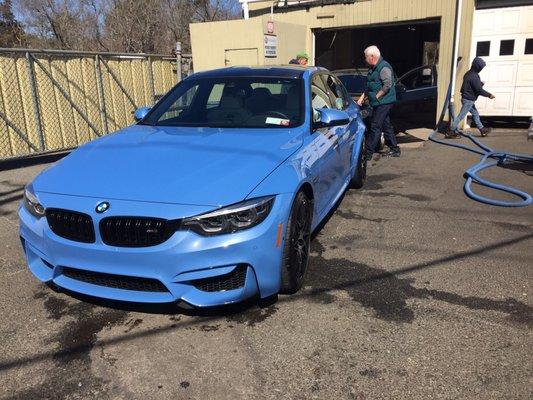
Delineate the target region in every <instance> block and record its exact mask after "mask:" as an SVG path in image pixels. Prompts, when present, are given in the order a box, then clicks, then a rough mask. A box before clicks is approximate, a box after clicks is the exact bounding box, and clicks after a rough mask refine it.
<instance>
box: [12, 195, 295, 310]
mask: <svg viewBox="0 0 533 400" xmlns="http://www.w3.org/2000/svg"><path fill="white" fill-rule="evenodd" d="M38 197H39V200H40V202H41V203H42V204H43V205H45V206H46V207H57V208H63V209H67V210H73V211H78V212H83V213H86V214H88V215H90V216H91V217H92V219H93V223H94V229H95V233H96V242H95V243H81V242H75V241H71V240H68V239H65V238H62V237H60V236H57V235H56V234H55V233H53V232H52V231H51V230H50V228H49V226H48V223H47V220H46V218H40V219H36V218H35V217H34V216H32V215H31V214H29V213H28V212H27V211H26V209H25V208H24V207H20V209H19V218H20V236H21V240H22V244H23V247H24V252H25V255H26V259H27V262H28V266H29V268H30V270H31V271H32V273H33V274H34V275H35V276H36V277H37V278H38V279H40V280H41V281H43V282H53V283H54V284H55V285H57V286H59V287H62V288H65V289H67V290H70V291H73V292H77V293H82V294H85V295H90V296H95V297H100V298H106V299H113V300H120V301H133V302H146V303H168V302H177V301H184V302H186V303H189V304H191V305H193V306H197V307H206V306H216V305H223V304H230V303H235V302H239V301H242V300H245V299H247V298H250V297H253V296H257V295H258V296H260V297H263V298H264V297H268V296H271V295H273V294H275V293H277V292H278V291H279V287H280V279H281V275H280V265H281V260H282V248H283V241H281V242H279V243H278V240H277V238H278V230H279V226H280V224H282V230H284V228H285V221H287V218H288V215H289V211H290V204H291V201H292V198H291V195H289V194H281V195H278V196H277V197H276V200H275V202H274V205H273V207H272V210H271V212H270V214H269V216H268V217H267V219H266V220H265V221H263V222H262V223H261V224H259V225H258V226H256V227H253V228H251V229H248V230H245V231H241V232H238V233H234V234H228V235H220V236H212V237H203V236H200V235H198V234H196V233H194V232H191V231H177V232H175V233H174V234H173V235H172V236H171V238H170V239H169V240H167V241H165V242H164V243H161V244H159V245H156V246H151V247H137V248H125V247H114V246H109V245H106V244H104V243H103V242H102V240H101V236H100V232H99V221H100V219H101V218H103V217H104V216H105V217H109V216H119V215H138V216H146V215H147V214H148V212H147V210H149V216H151V217H159V218H167V219H175V218H183V217H187V216H191V215H198V214H201V213H203V212H206V211H209V209H207V208H205V207H201V206H182V205H171V204H153V203H141V204H139V203H137V202H129V201H120V200H112V201H110V202H111V203H112V207H111V208H110V210H109V211H108V212H106V213H105V214H104V215H101V214H97V213H96V212H95V211H94V208H95V205H96V204H97V203H98V202H99V201H101V200H102V199H96V198H79V197H72V196H65V195H57V194H49V193H39V194H38ZM69 268H75V269H76V270H81V272H82V273H85V272H86V271H89V272H92V273H94V275H96V276H103V274H107V275H112V276H118V277H120V279H121V280H124V279H125V280H126V281H127V280H128V278H131V279H130V280H137V281H141V282H142V280H150V281H158V282H160V283H161V284H162V285H163V287H164V289H165V290H163V291H151V290H147V289H146V288H145V287H144V286H143V290H138V287H139V286H138V285H128V286H127V288H125V287H126V286H124V285H116V284H113V285H109V284H108V283H105V282H104V281H102V280H101V279H91V280H87V279H83V280H80V279H75V278H73V277H72V276H73V275H72V274H68V273H66V271H68V270H69ZM237 270H239V271H241V272H242V271H245V278H244V282H243V284H242V286H241V285H239V287H238V288H232V287H231V288H230V289H229V290H226V289H224V288H222V290H217V286H216V285H215V286H214V289H213V286H212V285H211V286H210V289H209V290H210V291H206V290H205V285H204V286H202V285H201V283H202V282H203V281H204V280H209V279H211V281H213V280H214V281H216V279H214V278H215V277H218V278H223V277H228V276H231V274H233V273H237ZM82 275H83V276H85V275H86V274H85V275H84V274H82ZM75 276H76V275H75ZM102 282H104V283H102ZM106 282H107V281H106ZM114 282H115V283H116V281H114ZM120 282H122V281H120Z"/></svg>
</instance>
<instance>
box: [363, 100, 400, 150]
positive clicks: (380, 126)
mask: <svg viewBox="0 0 533 400" xmlns="http://www.w3.org/2000/svg"><path fill="white" fill-rule="evenodd" d="M392 106H393V105H392V104H382V105H379V106H376V107H374V108H373V110H372V117H371V118H372V119H371V121H370V129H369V130H368V136H367V141H366V156H367V158H370V157H372V154H374V151H375V150H376V147H377V145H378V143H379V141H380V139H381V132H383V136H384V137H385V143H386V144H387V146H389V147H390V149H391V150H397V149H399V147H398V143H397V142H396V135H394V128H393V127H392V124H391V122H390V118H389V113H390V110H391V109H392Z"/></svg>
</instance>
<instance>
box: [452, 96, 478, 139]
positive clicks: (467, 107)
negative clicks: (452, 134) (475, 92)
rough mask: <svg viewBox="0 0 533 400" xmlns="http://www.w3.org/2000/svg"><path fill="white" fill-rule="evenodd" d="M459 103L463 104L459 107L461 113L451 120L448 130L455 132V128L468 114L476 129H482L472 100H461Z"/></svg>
mask: <svg viewBox="0 0 533 400" xmlns="http://www.w3.org/2000/svg"><path fill="white" fill-rule="evenodd" d="M461 103H463V106H462V107H461V111H459V114H458V115H457V117H456V118H455V119H454V120H453V123H452V125H451V126H450V130H451V131H455V130H457V126H458V125H459V123H460V122H461V121H462V120H463V119H464V118H465V117H466V115H467V114H468V113H470V114H472V119H473V120H474V123H475V124H476V127H477V128H478V129H483V124H482V123H481V120H480V119H479V112H478V111H477V108H476V104H475V102H474V101H472V100H466V99H461Z"/></svg>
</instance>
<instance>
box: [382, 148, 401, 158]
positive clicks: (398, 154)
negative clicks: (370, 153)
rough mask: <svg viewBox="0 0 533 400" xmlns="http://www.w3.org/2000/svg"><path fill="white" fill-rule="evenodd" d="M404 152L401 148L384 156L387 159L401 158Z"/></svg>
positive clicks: (391, 150) (392, 150)
mask: <svg viewBox="0 0 533 400" xmlns="http://www.w3.org/2000/svg"><path fill="white" fill-rule="evenodd" d="M401 154H402V152H401V151H400V149H399V148H396V149H390V150H389V151H388V152H387V153H385V154H384V156H385V157H400V155H401Z"/></svg>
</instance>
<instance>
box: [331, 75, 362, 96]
mask: <svg viewBox="0 0 533 400" xmlns="http://www.w3.org/2000/svg"><path fill="white" fill-rule="evenodd" d="M337 78H339V80H340V81H341V82H342V84H343V85H344V87H345V88H346V90H347V91H348V92H349V93H362V92H364V91H365V85H366V76H363V75H357V74H346V75H344V74H343V75H337Z"/></svg>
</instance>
